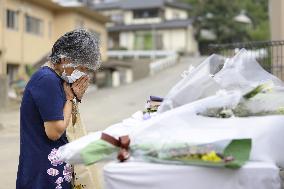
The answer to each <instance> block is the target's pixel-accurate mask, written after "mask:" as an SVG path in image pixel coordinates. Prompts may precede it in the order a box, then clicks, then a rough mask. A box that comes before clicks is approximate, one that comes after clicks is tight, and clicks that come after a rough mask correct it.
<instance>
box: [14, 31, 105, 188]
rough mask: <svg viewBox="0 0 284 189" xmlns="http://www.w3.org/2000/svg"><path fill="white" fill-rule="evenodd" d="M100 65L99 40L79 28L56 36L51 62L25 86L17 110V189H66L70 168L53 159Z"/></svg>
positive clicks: (68, 183)
mask: <svg viewBox="0 0 284 189" xmlns="http://www.w3.org/2000/svg"><path fill="white" fill-rule="evenodd" d="M99 61H100V52H99V47H98V39H97V38H96V37H95V36H94V35H93V34H91V33H89V32H87V31H86V30H83V29H77V30H74V31H71V32H68V33H66V34H65V35H63V36H62V37H60V38H59V39H58V40H57V41H56V42H55V44H54V45H53V48H52V53H51V55H50V60H49V62H48V63H47V64H45V65H44V66H43V67H41V68H40V69H39V70H38V71H37V72H36V73H35V74H34V75H33V76H32V77H31V79H30V81H29V83H28V84H27V86H26V88H25V92H24V96H23V99H22V104H21V110H20V117H21V118H20V119H21V120H20V156H19V166H18V174H17V183H16V185H17V186H16V188H17V189H67V188H68V189H70V188H71V181H72V167H71V165H69V164H66V163H64V162H60V161H58V160H57V158H56V156H55V153H56V151H57V149H58V148H59V147H60V146H62V145H64V144H66V143H68V140H67V138H66V128H67V127H68V125H69V122H70V118H71V111H72V101H73V100H74V99H77V100H78V101H80V100H81V98H82V96H83V94H84V93H85V91H86V89H87V87H88V83H89V79H88V76H87V72H88V70H95V69H96V68H97V67H98V65H99Z"/></svg>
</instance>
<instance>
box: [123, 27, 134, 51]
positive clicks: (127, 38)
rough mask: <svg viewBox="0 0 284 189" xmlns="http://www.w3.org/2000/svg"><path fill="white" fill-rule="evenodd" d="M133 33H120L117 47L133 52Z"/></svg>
mask: <svg viewBox="0 0 284 189" xmlns="http://www.w3.org/2000/svg"><path fill="white" fill-rule="evenodd" d="M134 36H135V35H134V32H131V31H129V32H120V33H119V46H120V47H126V48H127V49H128V50H134Z"/></svg>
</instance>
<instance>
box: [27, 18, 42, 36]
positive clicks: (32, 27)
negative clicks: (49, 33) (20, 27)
mask: <svg viewBox="0 0 284 189" xmlns="http://www.w3.org/2000/svg"><path fill="white" fill-rule="evenodd" d="M26 32H28V33H32V34H36V35H42V34H43V22H42V20H41V19H39V18H35V17H32V16H29V15H26Z"/></svg>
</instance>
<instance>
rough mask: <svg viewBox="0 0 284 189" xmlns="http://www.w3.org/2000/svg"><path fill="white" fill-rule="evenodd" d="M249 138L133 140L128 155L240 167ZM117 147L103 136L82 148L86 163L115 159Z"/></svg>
mask: <svg viewBox="0 0 284 189" xmlns="http://www.w3.org/2000/svg"><path fill="white" fill-rule="evenodd" d="M250 150H251V140H250V139H238V140H223V141H216V142H213V143H209V144H199V145H195V144H188V143H178V144H158V143H156V144H153V143H148V144H136V145H131V146H130V155H131V157H132V158H133V159H135V160H138V161H140V160H143V161H148V162H153V163H163V164H181V165H199V166H211V167H227V168H240V167H241V166H242V165H243V164H244V163H245V162H246V161H247V160H248V159H249V155H250ZM118 151H119V148H118V147H115V146H113V145H111V144H109V143H108V142H106V141H104V140H98V141H95V142H93V143H91V144H89V145H88V146H87V147H85V148H84V149H83V150H82V151H81V152H80V154H81V157H82V159H83V163H84V164H85V165H90V164H93V163H96V162H99V161H104V160H111V159H113V160H115V159H116V155H117V153H118Z"/></svg>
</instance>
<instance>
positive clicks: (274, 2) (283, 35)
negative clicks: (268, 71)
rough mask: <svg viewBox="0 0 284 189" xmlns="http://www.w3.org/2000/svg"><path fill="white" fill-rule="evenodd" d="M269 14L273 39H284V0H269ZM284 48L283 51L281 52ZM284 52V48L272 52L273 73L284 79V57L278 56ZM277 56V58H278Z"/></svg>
mask: <svg viewBox="0 0 284 189" xmlns="http://www.w3.org/2000/svg"><path fill="white" fill-rule="evenodd" d="M269 16H270V31H271V40H284V1H283V0H269ZM281 50H282V52H281ZM279 54H281V55H282V54H284V49H282V48H278V49H277V51H275V50H274V51H273V54H272V60H271V61H272V68H273V69H272V73H273V74H274V75H276V76H277V77H278V78H280V79H282V80H284V69H283V68H284V63H283V62H282V61H281V60H282V59H283V58H284V57H278V56H279ZM276 57H277V58H276Z"/></svg>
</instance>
